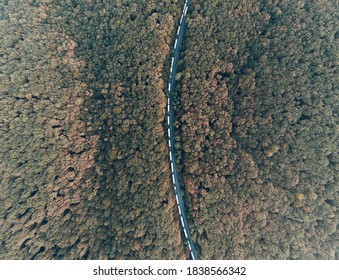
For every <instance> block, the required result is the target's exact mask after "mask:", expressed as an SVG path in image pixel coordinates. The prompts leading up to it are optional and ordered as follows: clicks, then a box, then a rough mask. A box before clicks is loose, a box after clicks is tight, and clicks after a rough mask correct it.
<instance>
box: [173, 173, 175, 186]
mask: <svg viewBox="0 0 339 280" xmlns="http://www.w3.org/2000/svg"><path fill="white" fill-rule="evenodd" d="M172 181H173V184H175V178H174V174H172Z"/></svg>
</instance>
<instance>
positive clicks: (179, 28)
mask: <svg viewBox="0 0 339 280" xmlns="http://www.w3.org/2000/svg"><path fill="white" fill-rule="evenodd" d="M179 33H180V26H179V27H178V32H177V35H179Z"/></svg>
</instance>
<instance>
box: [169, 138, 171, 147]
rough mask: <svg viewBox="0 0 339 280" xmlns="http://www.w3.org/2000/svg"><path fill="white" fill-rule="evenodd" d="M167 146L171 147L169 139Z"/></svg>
mask: <svg viewBox="0 0 339 280" xmlns="http://www.w3.org/2000/svg"><path fill="white" fill-rule="evenodd" d="M168 147H170V148H171V140H168Z"/></svg>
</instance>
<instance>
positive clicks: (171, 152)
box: [169, 151, 172, 161]
mask: <svg viewBox="0 0 339 280" xmlns="http://www.w3.org/2000/svg"><path fill="white" fill-rule="evenodd" d="M169 154H170V161H172V152H171V151H170V152H169Z"/></svg>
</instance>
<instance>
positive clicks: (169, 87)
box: [168, 83, 171, 91]
mask: <svg viewBox="0 0 339 280" xmlns="http://www.w3.org/2000/svg"><path fill="white" fill-rule="evenodd" d="M168 91H171V83H169V84H168Z"/></svg>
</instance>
